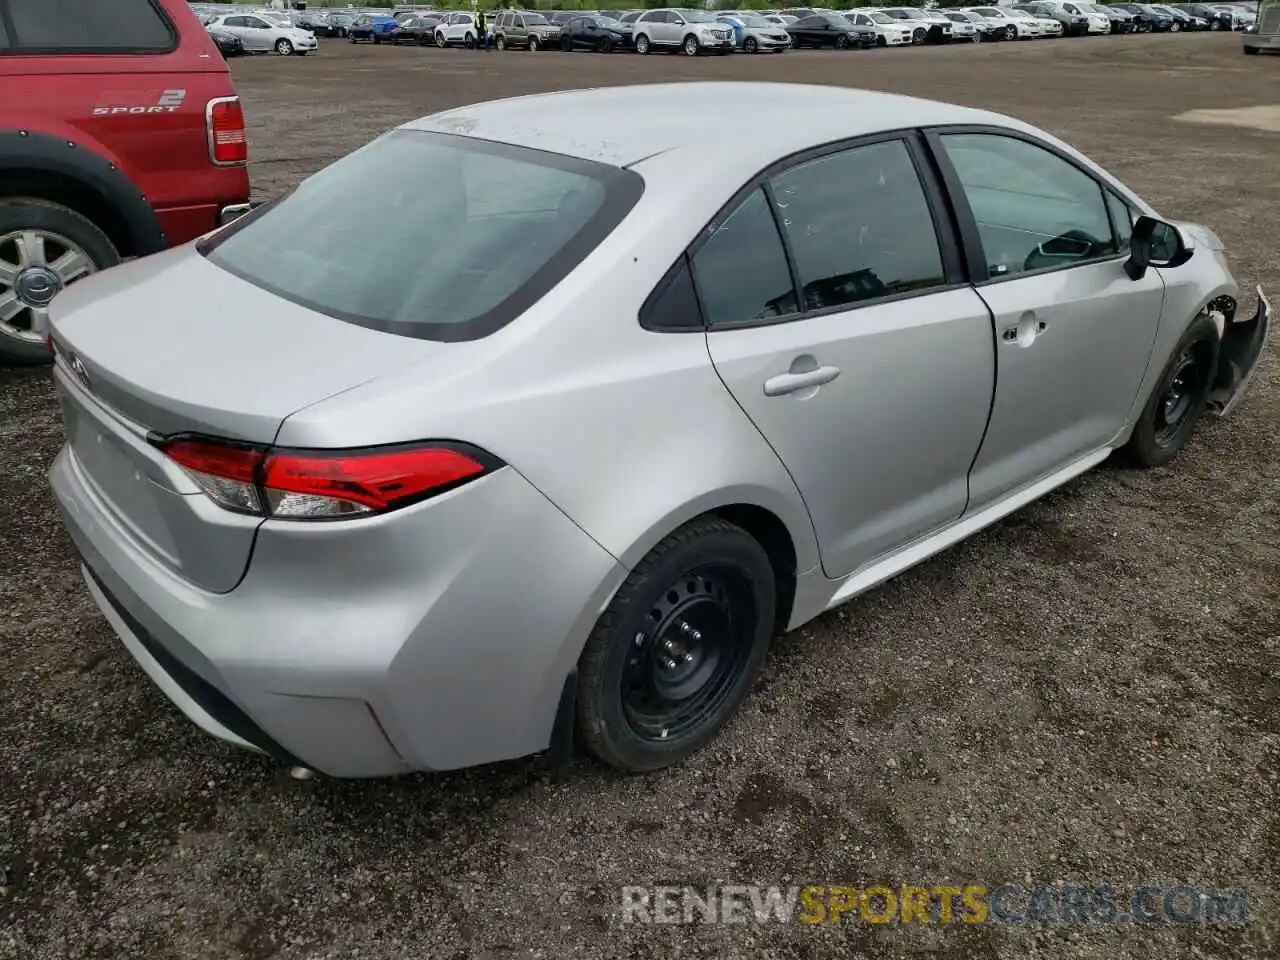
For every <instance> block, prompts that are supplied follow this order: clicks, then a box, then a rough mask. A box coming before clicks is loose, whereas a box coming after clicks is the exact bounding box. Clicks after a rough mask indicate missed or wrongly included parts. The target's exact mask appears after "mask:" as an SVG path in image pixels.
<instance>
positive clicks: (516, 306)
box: [196, 129, 645, 343]
mask: <svg viewBox="0 0 1280 960" xmlns="http://www.w3.org/2000/svg"><path fill="white" fill-rule="evenodd" d="M423 133H430V134H431V136H432V137H435V138H438V139H448V140H452V141H455V142H457V143H458V144H461V145H464V146H465V148H466V149H468V150H474V151H477V152H481V153H487V154H489V155H490V156H497V157H505V158H509V159H514V160H520V161H523V162H525V163H535V164H538V165H540V166H545V167H551V168H552V169H556V170H563V171H566V172H570V173H577V174H580V175H582V176H585V177H589V178H591V179H593V180H595V181H596V182H597V183H600V184H601V185H602V186H603V187H604V199H603V200H602V201H601V203H600V208H599V209H598V210H597V211H596V212H595V214H594V215H592V217H591V219H590V220H588V221H587V222H586V223H585V224H584V225H583V227H582V229H581V230H579V231H578V233H577V234H576V235H574V236H573V237H571V238H570V239H569V241H568V243H566V244H565V245H564V247H562V248H561V249H560V250H559V251H557V252H556V253H555V254H553V255H552V257H551V258H550V259H549V260H547V262H546V263H544V264H543V265H542V266H541V267H539V268H538V269H537V270H536V271H535V272H534V273H533V275H532V276H531V277H529V279H528V280H526V281H525V282H524V283H523V284H521V285H520V286H519V287H517V288H516V289H515V290H513V291H512V292H511V293H510V294H509V295H508V296H507V297H506V298H505V299H504V300H501V301H499V302H498V303H496V304H494V305H493V306H492V307H491V308H490V309H488V310H486V311H485V312H484V313H481V314H479V315H478V316H475V317H472V318H471V319H469V320H466V321H463V322H461V323H422V322H418V321H413V320H407V321H394V320H383V319H379V318H377V317H366V316H361V315H359V314H353V313H349V312H347V311H343V310H335V309H333V308H331V307H328V306H326V305H324V304H319V303H316V302H314V301H312V300H308V299H307V298H305V297H299V296H295V295H294V294H292V293H289V292H286V291H284V290H281V289H279V288H278V287H275V286H273V285H272V284H268V283H264V282H263V281H262V280H260V279H258V278H256V277H251V276H249V275H248V274H246V273H244V272H243V271H240V270H237V269H233V268H232V267H230V266H228V265H227V264H225V263H220V262H218V263H214V264H213V265H214V266H216V267H217V268H218V269H220V270H225V271H226V272H227V273H229V274H231V275H232V276H235V277H238V278H239V279H241V280H243V281H245V282H246V283H250V284H253V285H254V286H255V287H258V288H259V289H260V290H265V291H267V292H268V293H271V294H273V295H275V296H277V297H280V298H281V299H283V300H288V301H289V302H291V303H296V304H298V306H301V307H305V308H306V309H308V310H312V311H315V312H316V313H320V314H323V315H325V316H328V317H333V318H334V319H336V320H343V321H345V322H347V323H351V324H355V325H356V326H359V327H364V328H365V329H366V330H377V331H380V332H382V333H390V334H397V335H399V336H405V337H412V338H413V339H416V340H427V341H432V342H436V343H461V342H465V341H470V340H480V339H483V338H484V337H487V336H489V335H491V334H493V333H496V332H497V331H498V330H501V329H502V328H503V327H505V326H506V325H507V324H509V323H511V322H512V321H514V320H515V319H516V318H518V317H519V316H521V315H522V314H523V313H524V312H525V311H527V310H528V309H529V308H531V307H532V306H533V305H534V304H535V303H537V302H538V301H539V300H541V299H542V298H543V297H545V296H546V295H547V294H548V293H550V292H551V291H552V290H553V289H554V288H555V287H556V286H558V285H559V284H560V283H561V282H562V281H563V280H565V279H566V278H567V277H568V276H569V274H570V273H572V272H573V271H574V270H575V269H577V267H578V266H579V264H581V263H582V262H583V261H584V260H586V259H587V257H589V256H590V255H591V254H592V253H593V252H595V250H596V248H597V247H599V246H600V244H601V243H603V242H604V241H605V240H606V239H607V238H608V237H609V235H610V234H612V233H613V231H614V230H616V229H617V227H618V226H619V224H621V223H622V221H623V220H624V219H626V217H627V215H628V214H630V213H631V211H632V210H633V209H634V208H635V206H636V204H637V203H639V201H640V198H641V197H642V196H643V195H644V190H645V181H644V178H643V177H641V176H640V174H638V173H636V172H635V171H633V170H628V169H625V168H623V167H615V166H612V165H610V164H605V163H600V162H599V161H596V160H585V159H582V158H581V157H573V156H569V155H567V154H562V153H552V152H550V151H547V150H538V149H536V148H534V147H524V146H517V145H515V144H510V143H502V142H499V141H496V140H482V139H479V138H477V137H467V136H461V135H458V134H452V133H442V132H440V131H437V130H430V131H419V130H412V129H398V130H393V131H391V132H390V133H386V134H383V137H413V136H420V135H422V134H423ZM296 189H297V188H296V187H295V188H294V190H290V191H289V192H288V193H286V194H285V195H284V196H282V197H280V198H279V199H277V200H275V201H273V202H272V203H270V204H263V205H262V206H260V207H258V208H257V209H256V210H254V211H253V212H252V213H250V214H248V215H246V216H244V217H241V218H240V219H239V220H236V221H234V222H233V223H231V224H230V225H228V226H227V227H225V228H224V229H222V230H219V231H218V232H217V233H215V234H213V235H212V236H211V237H209V238H207V239H206V240H202V241H200V242H198V243H197V245H196V249H197V251H198V252H199V253H200V254H201V255H202V256H204V257H206V258H207V257H208V255H209V254H210V253H211V252H213V251H214V250H216V249H217V248H218V247H219V246H221V245H222V244H223V243H224V242H225V241H226V240H228V239H229V238H231V237H233V236H235V235H236V234H237V233H239V232H240V231H241V230H243V229H245V228H246V227H247V226H249V225H250V224H252V223H254V222H255V221H256V220H258V219H259V218H260V217H263V216H266V215H267V213H269V212H270V210H271V209H273V208H275V207H277V206H279V205H281V204H283V203H285V202H286V201H287V200H288V199H289V197H290V196H291V195H292V194H293V193H294V191H295V190H296Z"/></svg>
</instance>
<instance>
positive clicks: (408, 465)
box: [153, 436, 503, 520]
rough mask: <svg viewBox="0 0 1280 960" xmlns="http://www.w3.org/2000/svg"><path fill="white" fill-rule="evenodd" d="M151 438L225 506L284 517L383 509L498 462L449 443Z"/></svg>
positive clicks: (432, 492)
mask: <svg viewBox="0 0 1280 960" xmlns="http://www.w3.org/2000/svg"><path fill="white" fill-rule="evenodd" d="M153 442H154V444H155V445H156V446H157V447H159V448H160V449H161V450H162V451H164V453H165V455H166V456H168V457H169V459H170V460H172V461H173V462H174V463H176V464H178V466H180V467H182V469H183V470H184V471H185V472H186V473H187V475H188V476H189V477H191V479H192V480H194V481H195V483H196V485H197V486H198V487H199V488H200V489H201V490H202V491H204V494H205V495H206V496H207V497H208V498H209V499H210V500H212V501H213V502H214V503H216V504H217V505H218V506H220V507H222V508H223V509H224V510H231V511H234V512H236V513H248V514H253V515H255V516H262V517H274V518H277V519H281V520H344V519H347V518H352V517H360V516H368V515H370V514H374V513H386V512H387V511H389V510H396V509H398V508H400V507H405V506H408V505H409V504H411V503H417V502H418V501H420V500H425V499H427V498H429V497H434V496H437V495H439V494H441V493H444V492H445V491H447V490H452V489H453V488H454V487H458V486H461V485H462V484H464V483H467V482H469V481H471V480H474V479H476V478H477V477H480V476H483V475H484V474H486V473H490V472H492V471H494V470H496V469H498V468H499V467H501V466H503V464H502V461H500V460H498V459H497V458H495V457H493V456H491V455H490V454H488V453H485V452H484V451H483V450H480V449H477V448H476V447H472V446H470V445H469V444H463V443H454V442H451V441H440V442H433V443H428V444H422V445H413V446H395V447H373V448H369V449H364V450H283V449H282V450H274V449H271V450H269V449H265V448H263V447H258V446H253V445H250V444H240V443H232V442H229V441H224V440H215V439H210V438H206V437H191V436H180V437H171V438H167V439H155V440H154V441H153Z"/></svg>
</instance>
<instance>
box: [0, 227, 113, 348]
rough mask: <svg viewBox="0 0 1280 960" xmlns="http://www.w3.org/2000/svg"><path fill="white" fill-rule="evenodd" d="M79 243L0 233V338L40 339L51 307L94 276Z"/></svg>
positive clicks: (49, 235) (43, 234) (40, 234)
mask: <svg viewBox="0 0 1280 960" xmlns="http://www.w3.org/2000/svg"><path fill="white" fill-rule="evenodd" d="M96 270H97V267H96V266H95V265H94V263H93V260H92V259H90V257H89V255H88V254H87V253H85V251H84V249H83V248H82V247H81V246H80V245H79V244H77V243H74V242H72V241H71V240H69V239H67V238H66V237H64V236H62V235H61V234H59V233H53V232H51V231H48V230H15V231H13V232H12V233H6V234H0V335H4V336H6V337H9V338H11V339H14V340H22V341H23V342H26V343H39V342H41V341H43V340H44V337H45V333H46V331H47V330H48V327H49V303H50V302H51V301H52V300H53V298H54V297H55V296H57V295H58V293H60V292H61V291H62V290H63V289H64V288H65V287H66V286H67V285H68V284H70V283H73V282H75V281H76V280H79V279H80V278H81V277H85V276H88V275H89V274H91V273H93V272H95V271H96Z"/></svg>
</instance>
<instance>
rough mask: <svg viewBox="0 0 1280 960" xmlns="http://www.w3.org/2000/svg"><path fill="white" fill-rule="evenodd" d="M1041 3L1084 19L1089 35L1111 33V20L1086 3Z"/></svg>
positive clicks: (1060, 0) (1059, 0)
mask: <svg viewBox="0 0 1280 960" xmlns="http://www.w3.org/2000/svg"><path fill="white" fill-rule="evenodd" d="M1041 2H1047V3H1048V4H1049V5H1050V6H1052V7H1057V8H1058V9H1059V10H1062V11H1064V12H1066V13H1070V14H1074V15H1075V16H1077V17H1084V18H1085V19H1086V20H1088V21H1089V32H1090V33H1098V34H1102V33H1110V32H1111V18H1110V17H1108V16H1107V15H1106V14H1105V13H1102V12H1101V11H1098V10H1094V9H1091V8H1090V6H1089V4H1087V3H1071V2H1068V0H1041Z"/></svg>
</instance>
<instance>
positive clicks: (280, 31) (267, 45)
mask: <svg viewBox="0 0 1280 960" xmlns="http://www.w3.org/2000/svg"><path fill="white" fill-rule="evenodd" d="M207 26H208V27H209V28H216V29H218V30H223V31H225V32H227V33H230V34H233V35H234V36H237V37H239V38H240V40H241V42H242V43H243V44H244V50H245V53H269V52H270V51H272V50H274V51H275V52H276V53H278V54H280V55H281V56H282V57H287V56H291V55H292V54H295V53H296V54H299V55H304V56H305V55H306V54H308V53H312V52H313V51H315V49H316V48H317V47H318V46H319V44H318V43H317V42H316V38H315V36H314V35H313V34H311V33H308V32H307V31H306V30H299V29H298V28H297V27H295V26H292V25H290V26H281V25H280V24H277V23H272V22H271V21H270V20H268V19H267V18H266V17H265V16H258V14H256V13H241V14H226V15H224V16H221V17H214V18H213V22H212V23H209V24H207Z"/></svg>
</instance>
